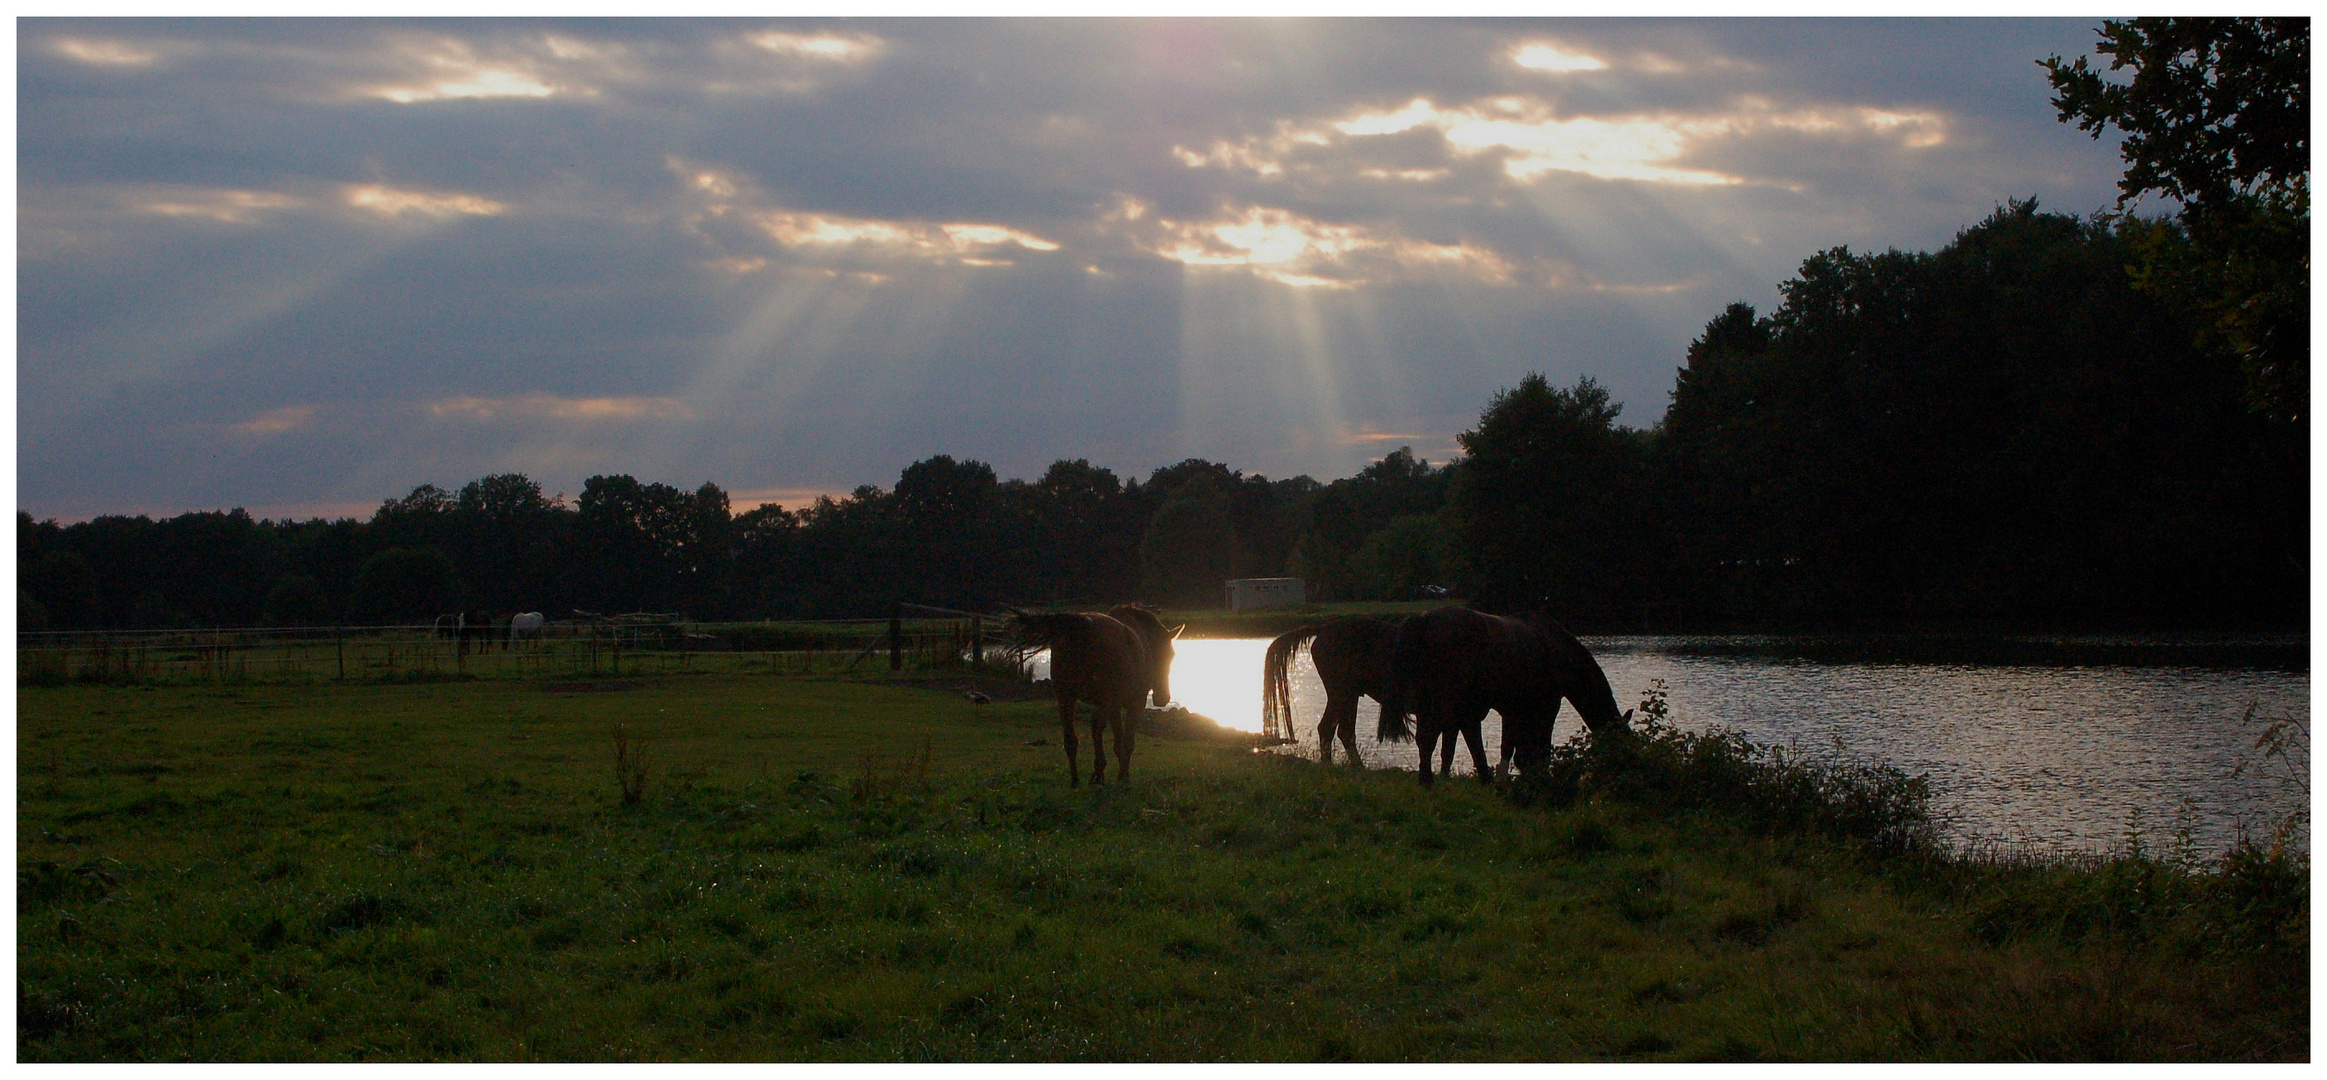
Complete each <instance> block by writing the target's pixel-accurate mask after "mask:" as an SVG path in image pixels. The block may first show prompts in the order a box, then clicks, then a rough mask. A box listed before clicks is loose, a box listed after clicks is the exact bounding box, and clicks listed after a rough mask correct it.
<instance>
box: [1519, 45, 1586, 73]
mask: <svg viewBox="0 0 2327 1080" xmlns="http://www.w3.org/2000/svg"><path fill="white" fill-rule="evenodd" d="M1511 62H1512V63H1514V64H1517V65H1519V66H1520V67H1523V68H1527V69H1528V70H1530V71H1550V72H1558V73H1566V72H1570V71H1606V70H1607V69H1608V62H1607V61H1605V60H1602V59H1600V58H1599V57H1597V56H1591V55H1588V54H1585V53H1580V52H1574V51H1571V50H1570V49H1568V48H1567V47H1565V46H1562V45H1558V44H1554V43H1552V42H1549V41H1537V42H1532V43H1530V44H1526V45H1522V46H1520V47H1519V48H1518V49H1517V50H1515V51H1513V52H1512V53H1511Z"/></svg>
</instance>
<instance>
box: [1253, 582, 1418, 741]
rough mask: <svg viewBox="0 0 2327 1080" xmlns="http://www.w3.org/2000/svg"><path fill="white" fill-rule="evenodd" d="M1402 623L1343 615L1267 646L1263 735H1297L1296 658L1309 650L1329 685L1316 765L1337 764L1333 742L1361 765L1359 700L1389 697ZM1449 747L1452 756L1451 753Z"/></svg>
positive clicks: (1262, 692) (1262, 699) (1262, 686)
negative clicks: (1392, 661) (1392, 662)
mask: <svg viewBox="0 0 2327 1080" xmlns="http://www.w3.org/2000/svg"><path fill="white" fill-rule="evenodd" d="M1397 633H1398V623H1397V621H1396V620H1394V619H1380V618H1375V617H1373V616H1371V615H1343V616H1339V617H1336V618H1331V619H1327V620H1325V621H1324V622H1321V623H1312V624H1310V625H1308V626H1304V627H1302V628H1300V629H1298V630H1294V631H1292V632H1290V633H1287V634H1282V635H1279V636H1278V637H1277V639H1276V640H1275V641H1271V642H1269V649H1268V654H1267V656H1266V658H1265V659H1263V660H1262V662H1261V675H1260V705H1261V731H1262V732H1264V733H1266V734H1270V735H1277V736H1280V737H1282V738H1286V739H1290V738H1292V734H1293V690H1292V668H1293V658H1294V657H1295V656H1297V655H1299V654H1300V651H1301V647H1302V646H1303V645H1307V646H1308V647H1309V659H1310V660H1311V661H1312V662H1314V663H1315V664H1316V665H1317V680H1318V681H1319V682H1322V683H1324V684H1325V715H1324V716H1323V717H1322V718H1321V719H1319V720H1318V721H1317V760H1318V761H1321V762H1324V763H1325V764H1327V765H1331V764H1333V739H1334V736H1335V735H1336V734H1338V735H1340V737H1341V745H1342V748H1343V749H1344V750H1347V751H1348V752H1349V763H1350V764H1352V765H1363V764H1365V761H1364V759H1363V758H1360V757H1359V756H1358V753H1357V699H1358V698H1359V697H1361V696H1363V697H1370V698H1372V699H1374V700H1375V701H1377V702H1378V701H1381V700H1382V699H1384V698H1386V697H1388V696H1389V688H1390V656H1391V647H1392V645H1393V644H1394V643H1395V642H1396V640H1397ZM1452 752H1453V749H1452V746H1451V744H1450V745H1449V748H1448V753H1450V754H1451V753H1452Z"/></svg>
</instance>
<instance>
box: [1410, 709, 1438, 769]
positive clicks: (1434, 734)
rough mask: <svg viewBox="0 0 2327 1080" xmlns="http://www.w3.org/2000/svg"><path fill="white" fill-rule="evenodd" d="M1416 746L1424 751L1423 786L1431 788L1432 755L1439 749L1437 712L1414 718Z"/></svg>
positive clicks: (1422, 766) (1422, 765)
mask: <svg viewBox="0 0 2327 1080" xmlns="http://www.w3.org/2000/svg"><path fill="white" fill-rule="evenodd" d="M1414 745H1415V746H1417V747H1419V748H1420V749H1421V751H1422V763H1421V768H1420V769H1418V770H1416V771H1418V772H1420V773H1421V774H1422V786H1423V787H1429V786H1430V755H1431V753H1432V752H1433V751H1435V750H1437V749H1438V717H1437V715H1436V714H1435V710H1434V711H1433V712H1432V713H1431V714H1429V715H1422V716H1416V717H1415V718H1414Z"/></svg>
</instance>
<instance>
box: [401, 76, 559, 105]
mask: <svg viewBox="0 0 2327 1080" xmlns="http://www.w3.org/2000/svg"><path fill="white" fill-rule="evenodd" d="M556 92H557V91H555V90H553V89H551V88H550V87H548V86H544V85H542V84H541V83H539V82H537V81H535V80H534V78H533V77H532V76H530V75H526V74H523V73H521V72H515V71H505V70H502V69H499V68H480V69H478V70H475V71H471V72H468V73H466V74H463V75H459V76H456V77H454V78H450V79H445V80H442V81H439V82H435V83H430V84H427V85H423V86H391V87H384V88H381V89H379V90H375V91H373V93H374V94H376V95H378V96H380V97H384V98H386V99H388V100H390V101H393V102H396V103H397V104H399V105H410V104H413V103H415V102H421V101H443V100H446V99H450V98H501V97H517V98H534V97H548V96H550V95H551V94H554V93H556Z"/></svg>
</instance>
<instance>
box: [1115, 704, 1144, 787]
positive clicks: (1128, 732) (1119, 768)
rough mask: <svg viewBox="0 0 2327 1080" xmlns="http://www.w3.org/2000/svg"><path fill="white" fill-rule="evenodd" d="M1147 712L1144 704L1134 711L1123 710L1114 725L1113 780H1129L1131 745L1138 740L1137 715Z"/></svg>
mask: <svg viewBox="0 0 2327 1080" xmlns="http://www.w3.org/2000/svg"><path fill="white" fill-rule="evenodd" d="M1145 711H1147V706H1146V705H1145V704H1144V702H1143V703H1142V704H1141V705H1139V706H1138V707H1137V708H1136V709H1125V710H1123V713H1122V715H1121V716H1119V717H1117V718H1116V723H1115V779H1117V780H1129V779H1131V744H1132V743H1133V742H1135V741H1137V740H1138V738H1139V714H1140V713H1142V712H1145Z"/></svg>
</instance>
